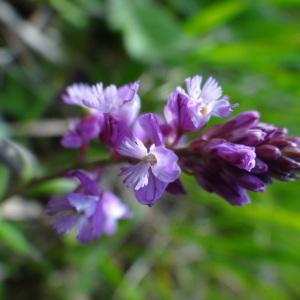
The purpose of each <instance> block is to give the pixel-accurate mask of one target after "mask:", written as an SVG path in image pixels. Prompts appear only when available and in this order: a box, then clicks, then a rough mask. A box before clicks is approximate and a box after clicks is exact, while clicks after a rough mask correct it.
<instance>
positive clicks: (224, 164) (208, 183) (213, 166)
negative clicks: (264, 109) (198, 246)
mask: <svg viewBox="0 0 300 300" xmlns="http://www.w3.org/2000/svg"><path fill="white" fill-rule="evenodd" d="M259 118H260V115H259V113H258V112H255V111H249V112H245V113H241V114H240V115H238V116H236V117H235V118H233V119H232V120H230V121H228V122H227V123H225V124H222V125H215V126H214V127H212V128H211V129H209V130H208V131H207V132H206V133H205V134H204V135H202V136H201V137H200V138H199V139H196V140H195V141H193V142H192V143H191V144H190V149H191V151H192V153H193V154H194V155H193V154H191V155H190V156H189V157H188V156H187V157H185V158H182V159H183V162H184V163H183V165H184V166H185V167H184V168H186V170H188V171H189V172H190V173H192V174H194V175H195V177H196V178H197V180H198V182H199V184H200V185H201V186H202V187H204V188H205V189H206V190H207V191H209V192H214V193H217V194H219V195H221V196H222V197H224V198H225V199H226V200H227V201H228V202H230V203H231V204H234V205H243V204H246V203H249V202H250V198H249V196H248V195H247V193H246V190H250V191H254V192H263V191H264V190H265V188H266V186H267V185H268V184H271V183H272V178H276V179H279V180H284V181H288V180H293V179H296V178H298V177H299V172H300V147H299V145H300V143H299V139H297V138H293V137H290V136H288V135H287V130H286V129H282V128H277V127H275V126H273V125H271V124H266V123H260V122H259Z"/></svg>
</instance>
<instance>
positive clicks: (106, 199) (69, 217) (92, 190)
mask: <svg viewBox="0 0 300 300" xmlns="http://www.w3.org/2000/svg"><path fill="white" fill-rule="evenodd" d="M69 177H71V178H77V179H78V180H79V181H80V185H79V186H78V187H77V188H76V190H75V192H73V193H69V194H66V195H64V196H61V197H53V198H52V199H51V200H50V201H49V203H48V206H47V213H48V214H49V215H51V216H54V220H53V227H54V228H55V230H56V231H57V232H58V233H59V234H65V233H68V232H69V231H71V230H72V229H73V228H77V239H78V240H79V241H80V242H81V243H89V242H91V241H93V240H95V239H98V238H99V237H100V236H101V234H102V233H106V234H108V235H112V234H113V233H115V231H116V229H117V221H118V220H119V219H123V218H128V217H129V216H130V214H129V210H128V208H127V206H125V205H124V204H123V203H122V202H121V200H120V199H119V198H118V197H117V196H116V195H114V194H113V193H111V192H107V191H101V190H100V189H99V188H98V187H97V184H96V182H95V181H94V180H93V179H92V178H91V177H90V175H89V174H88V173H86V172H83V171H73V172H70V173H69Z"/></svg>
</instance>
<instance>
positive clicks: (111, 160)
mask: <svg viewBox="0 0 300 300" xmlns="http://www.w3.org/2000/svg"><path fill="white" fill-rule="evenodd" d="M174 151H175V153H176V154H177V155H178V156H179V157H181V156H186V155H190V154H191V152H190V151H189V150H188V149H187V148H179V149H174ZM124 162H134V160H132V159H128V158H126V157H116V156H110V157H107V158H104V159H100V160H96V161H78V162H76V163H74V164H73V165H70V166H69V167H68V168H64V169H61V170H59V171H57V172H55V173H53V174H50V175H46V176H43V177H39V178H34V179H32V180H31V181H29V182H27V183H25V184H22V185H19V186H17V187H16V188H14V189H13V190H11V191H8V192H6V193H5V195H4V196H3V197H2V199H7V198H9V197H11V196H14V195H22V194H25V193H27V192H28V191H30V190H31V189H33V188H34V187H36V186H38V185H40V184H43V183H45V182H47V181H49V180H53V179H56V178H60V177H63V176H65V175H66V173H67V172H68V171H70V170H74V169H85V170H89V169H91V168H95V167H106V166H110V165H115V164H119V163H124Z"/></svg>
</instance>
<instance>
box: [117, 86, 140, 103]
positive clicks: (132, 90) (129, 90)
mask: <svg viewBox="0 0 300 300" xmlns="http://www.w3.org/2000/svg"><path fill="white" fill-rule="evenodd" d="M139 87H140V82H139V81H135V82H133V83H128V84H125V85H123V86H121V87H120V88H119V89H118V93H119V96H120V97H121V98H122V99H123V101H124V102H128V101H131V100H133V99H134V97H135V96H136V94H137V92H138V90H139Z"/></svg>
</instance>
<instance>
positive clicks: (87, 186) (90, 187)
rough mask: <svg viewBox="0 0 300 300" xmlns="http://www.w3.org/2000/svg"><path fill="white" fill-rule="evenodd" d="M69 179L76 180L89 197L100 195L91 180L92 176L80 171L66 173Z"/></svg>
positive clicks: (95, 184)
mask: <svg viewBox="0 0 300 300" xmlns="http://www.w3.org/2000/svg"><path fill="white" fill-rule="evenodd" d="M67 177H69V178H77V179H78V180H79V181H80V183H81V185H82V187H84V190H85V192H87V193H88V194H90V195H96V196H98V195H99V194H100V189H99V188H98V186H97V183H96V182H95V181H94V180H93V178H92V174H90V173H88V172H86V171H82V170H73V171H69V172H68V173H67Z"/></svg>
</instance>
